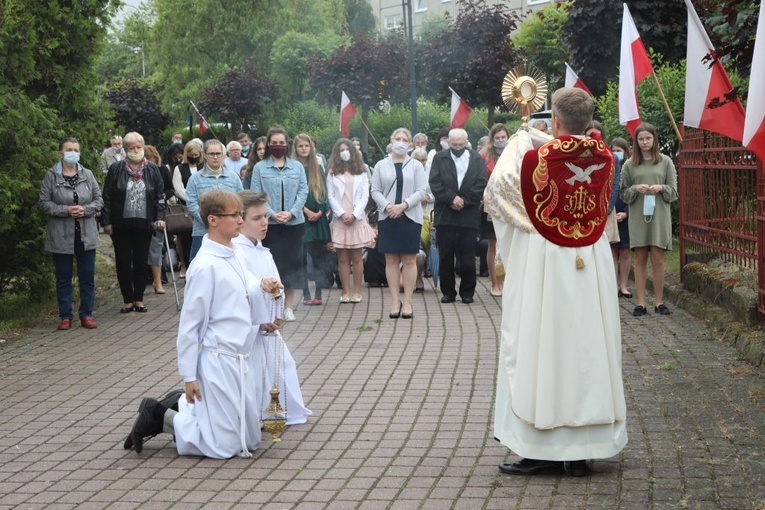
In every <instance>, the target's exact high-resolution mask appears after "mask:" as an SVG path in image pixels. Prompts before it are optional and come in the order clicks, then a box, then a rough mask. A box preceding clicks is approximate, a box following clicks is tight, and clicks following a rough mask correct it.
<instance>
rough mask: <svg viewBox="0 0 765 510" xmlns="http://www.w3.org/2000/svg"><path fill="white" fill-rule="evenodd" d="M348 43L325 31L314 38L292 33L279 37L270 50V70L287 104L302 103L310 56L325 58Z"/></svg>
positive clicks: (308, 35)
mask: <svg viewBox="0 0 765 510" xmlns="http://www.w3.org/2000/svg"><path fill="white" fill-rule="evenodd" d="M343 43H347V40H345V39H343V38H341V37H340V36H337V35H335V34H333V33H332V32H325V33H323V34H319V35H314V34H309V33H302V32H296V31H294V30H291V31H289V32H287V33H285V34H282V35H281V36H279V38H278V39H277V40H276V42H274V47H273V49H272V51H271V67H272V68H273V69H279V72H278V73H274V74H275V76H276V78H277V79H278V81H279V83H280V84H281V86H282V88H283V89H284V90H285V92H286V95H287V98H286V99H287V100H288V101H289V102H294V101H301V100H303V95H304V93H305V91H306V88H307V85H308V76H309V69H308V61H309V59H310V58H313V57H327V56H328V55H331V54H332V53H334V52H335V50H337V48H339V47H340V46H341V45H342V44H343Z"/></svg>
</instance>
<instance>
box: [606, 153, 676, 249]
mask: <svg viewBox="0 0 765 510" xmlns="http://www.w3.org/2000/svg"><path fill="white" fill-rule="evenodd" d="M638 184H648V185H649V186H653V185H655V184H661V185H663V189H662V191H661V193H659V194H658V195H656V209H655V210H654V213H653V216H644V215H643V200H644V199H645V195H643V194H642V193H639V192H638V191H637V189H636V186H637V185H638ZM619 195H620V196H621V197H622V200H623V201H624V202H625V203H626V204H628V205H629V216H628V221H629V229H630V248H640V247H642V246H657V247H659V248H663V249H665V250H671V249H672V211H671V208H670V205H669V204H670V203H671V202H674V201H675V200H677V172H676V171H675V165H674V164H673V163H672V160H671V159H670V158H668V157H667V156H665V155H663V154H662V156H661V162H660V163H658V164H655V165H654V164H653V163H651V162H650V161H643V163H641V164H640V165H635V164H634V163H633V162H632V160H628V161H626V162H625V163H624V166H622V178H621V183H620V186H619Z"/></svg>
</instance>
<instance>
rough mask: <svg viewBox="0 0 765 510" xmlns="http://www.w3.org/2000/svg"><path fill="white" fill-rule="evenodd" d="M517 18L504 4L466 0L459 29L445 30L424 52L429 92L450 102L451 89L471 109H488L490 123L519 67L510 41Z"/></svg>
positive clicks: (458, 16) (457, 24) (434, 38)
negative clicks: (513, 70)
mask: <svg viewBox="0 0 765 510" xmlns="http://www.w3.org/2000/svg"><path fill="white" fill-rule="evenodd" d="M517 19H518V18H517V16H516V15H515V14H513V13H511V12H510V10H509V8H508V7H507V6H506V5H505V4H504V3H502V2H500V3H497V4H495V5H493V6H491V7H489V6H488V5H487V4H486V2H485V0H464V2H462V3H461V4H460V10H459V13H458V14H457V19H456V20H455V23H454V31H453V32H442V33H441V34H440V35H437V36H436V37H433V38H432V39H431V40H430V41H429V42H428V43H427V44H426V45H425V46H424V48H423V56H424V60H425V61H426V62H427V63H428V72H427V74H426V76H425V79H424V85H425V90H426V93H427V94H428V95H429V96H431V97H434V98H435V99H436V100H446V98H447V97H448V96H449V89H448V87H449V86H451V87H452V88H454V89H455V91H457V92H458V93H459V94H460V96H461V97H462V98H463V99H464V100H465V101H467V102H468V103H469V104H471V105H472V106H478V105H486V106H488V107H489V115H488V116H489V119H488V123H489V124H491V123H492V122H493V118H494V107H495V106H497V105H500V104H502V80H503V79H504V77H505V75H506V74H507V72H508V71H509V70H510V69H511V68H512V67H513V66H514V65H515V64H516V63H517V58H516V52H515V50H514V48H513V43H512V41H511V39H510V34H511V33H512V32H513V31H514V30H515V27H516V22H517Z"/></svg>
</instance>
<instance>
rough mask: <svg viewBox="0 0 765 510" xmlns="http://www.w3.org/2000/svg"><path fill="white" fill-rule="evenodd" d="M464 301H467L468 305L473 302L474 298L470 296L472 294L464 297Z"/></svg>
mask: <svg viewBox="0 0 765 510" xmlns="http://www.w3.org/2000/svg"><path fill="white" fill-rule="evenodd" d="M462 302H463V303H465V304H466V305H469V304H470V303H472V302H473V298H472V297H470V296H466V297H464V298H462Z"/></svg>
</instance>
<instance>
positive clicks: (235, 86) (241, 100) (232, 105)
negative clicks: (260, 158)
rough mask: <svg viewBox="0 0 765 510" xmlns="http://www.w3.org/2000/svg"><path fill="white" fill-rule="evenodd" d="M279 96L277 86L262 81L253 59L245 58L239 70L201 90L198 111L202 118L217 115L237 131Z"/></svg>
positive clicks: (227, 74) (264, 79) (265, 80)
mask: <svg viewBox="0 0 765 510" xmlns="http://www.w3.org/2000/svg"><path fill="white" fill-rule="evenodd" d="M242 91H246V93H242ZM278 93H279V87H278V86H277V85H276V84H275V83H273V82H272V81H270V80H268V79H266V78H262V77H261V76H260V75H259V74H258V70H257V67H256V65H255V61H254V59H253V58H248V59H247V60H245V62H244V65H243V66H242V67H241V68H236V69H233V70H231V71H229V72H227V73H226V74H224V75H223V76H222V77H221V78H220V80H218V81H217V83H215V84H214V85H213V86H211V87H208V88H206V89H204V90H203V91H202V100H201V101H200V102H199V109H200V111H201V112H203V114H204V115H205V116H216V117H217V118H219V119H220V120H223V121H225V122H227V123H229V124H231V126H232V130H233V131H235V132H236V131H238V130H239V129H240V127H242V126H248V125H249V124H250V121H251V120H252V119H253V118H254V117H256V116H257V115H259V114H260V113H261V112H262V111H263V107H264V106H265V105H266V104H267V103H269V102H271V101H273V100H274V99H276V97H277V95H278Z"/></svg>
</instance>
